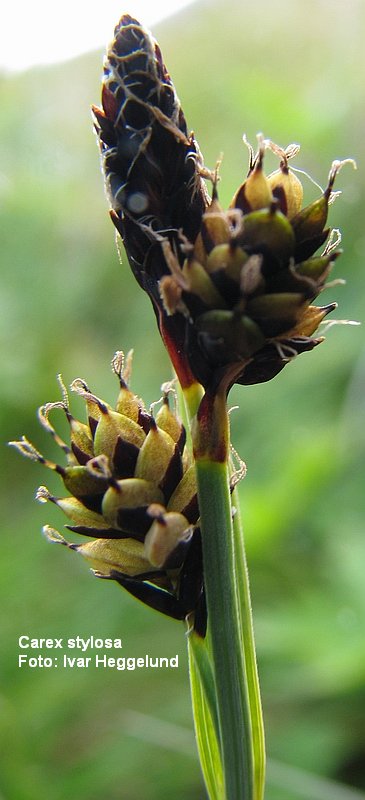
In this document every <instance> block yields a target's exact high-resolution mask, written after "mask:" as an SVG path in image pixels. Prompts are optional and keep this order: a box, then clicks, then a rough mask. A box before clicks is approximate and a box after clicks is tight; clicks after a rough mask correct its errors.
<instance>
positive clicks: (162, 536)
mask: <svg viewBox="0 0 365 800" xmlns="http://www.w3.org/2000/svg"><path fill="white" fill-rule="evenodd" d="M150 513H151V514H153V515H154V516H156V518H155V519H154V521H153V523H152V525H151V527H150V529H149V531H148V533H147V535H146V538H145V541H144V550H145V554H146V557H147V559H148V561H150V563H151V564H153V566H155V567H160V568H162V567H164V566H166V565H167V564H168V565H169V567H170V568H173V565H174V564H173V555H174V553H175V552H176V551H177V549H178V548H180V547H181V546H183V545H186V544H187V543H188V542H189V541H190V540H191V537H192V534H193V529H192V528H191V527H189V524H188V521H187V519H186V518H185V517H184V516H183V515H182V514H178V513H176V512H173V511H171V512H167V513H166V512H165V511H164V509H163V508H162V509H161V510H160V511H159V510H158V507H157V506H152V507H151V509H150ZM179 557H181V552H180V553H179Z"/></svg>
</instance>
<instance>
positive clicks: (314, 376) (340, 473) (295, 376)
mask: <svg viewBox="0 0 365 800" xmlns="http://www.w3.org/2000/svg"><path fill="white" fill-rule="evenodd" d="M123 10H124V9H123V8H121V11H123ZM364 32H365V7H364V4H363V3H362V2H361V0H346V2H344V0H341V1H340V0H332V2H331V1H330V0H308V1H307V2H298V0H297V1H295V0H280V2H275V0H261V2H260V3H255V4H253V3H251V4H248V3H241V2H238V0H237V2H235V1H234V0H233V2H232V0H229V1H228V2H224V3H223V2H218V1H217V2H208V0H206V1H205V2H204V1H201V2H198V3H196V4H194V5H192V6H191V7H190V8H187V9H185V11H183V12H181V13H180V14H179V15H178V16H176V17H173V18H170V19H169V20H167V21H165V22H164V23H163V24H160V25H159V26H157V28H156V29H155V30H154V34H155V35H156V37H157V38H158V40H159V42H160V45H161V47H162V51H163V53H164V56H165V61H166V63H167V65H168V68H169V70H170V72H171V74H172V76H173V79H174V82H175V85H176V87H177V91H178V93H179V96H180V99H181V101H182V105H183V108H184V110H185V113H186V116H187V120H188V124H189V125H190V126H191V127H192V128H193V129H194V131H195V133H196V136H197V138H198V141H199V143H200V146H201V148H202V150H203V153H204V156H205V161H206V164H207V165H208V166H210V167H213V166H214V164H215V161H216V159H217V157H218V156H219V154H220V153H221V151H223V152H224V153H225V157H224V160H223V166H222V170H221V176H222V180H221V184H220V199H221V201H222V202H223V204H227V203H228V202H229V200H230V198H231V196H232V195H233V193H234V191H235V190H236V188H237V186H238V184H239V183H240V182H241V181H242V179H243V177H244V175H245V172H246V167H247V152H246V149H245V147H244V146H243V144H242V140H241V139H242V134H243V133H244V132H245V133H246V134H247V136H248V137H249V139H251V141H253V142H254V140H255V135H256V133H257V131H263V132H264V134H265V136H267V137H270V138H272V139H273V140H274V141H276V142H278V143H280V144H282V145H284V146H286V145H287V144H288V143H289V142H293V141H299V142H300V143H301V144H302V151H301V154H300V156H299V157H297V159H296V162H297V166H299V167H301V168H303V169H305V170H307V171H308V172H309V173H310V174H311V175H312V176H313V177H315V178H316V179H317V180H318V181H319V182H320V183H321V184H322V185H324V184H325V183H326V179H327V174H328V170H329V167H330V164H331V161H332V160H333V159H334V158H344V157H346V156H353V157H354V158H356V160H357V162H358V166H359V171H358V172H357V173H355V172H353V171H352V169H351V168H350V167H349V168H346V169H344V170H343V171H342V172H341V174H340V175H339V178H338V180H337V186H336V188H337V189H339V188H341V189H342V190H343V195H342V197H341V198H340V199H338V200H337V201H336V203H335V205H334V206H333V207H332V209H331V216H330V220H331V224H332V225H333V226H335V227H337V226H339V227H341V229H342V231H343V244H344V249H345V252H344V255H343V256H342V257H341V259H340V261H339V262H337V263H336V277H344V278H346V281H347V284H346V286H345V287H336V288H334V289H332V290H328V291H327V292H326V296H325V301H326V302H328V301H329V300H333V299H335V300H338V301H339V303H340V308H339V311H338V312H337V315H336V316H337V317H338V318H344V319H346V318H348V319H355V320H361V319H362V317H363V297H364V291H365V285H364V272H363V261H364V255H365V234H364V226H363V219H364V212H365V207H364V193H363V191H362V187H363V180H364V179H363V175H364V172H363V170H364V123H365V119H364V77H363V76H364V74H365V51H364V46H363V39H364ZM111 33H112V32H111ZM101 64H102V54H101V53H96V54H95V53H93V54H90V55H88V56H85V57H82V58H79V59H78V60H75V61H72V62H68V63H64V64H61V65H57V66H52V67H48V68H42V69H41V68H38V69H36V68H35V69H32V70H30V71H28V72H26V73H24V74H18V75H14V76H7V75H3V76H1V78H0V87H1V105H2V114H1V119H0V136H1V155H2V165H1V170H0V198H1V217H2V222H1V228H2V233H1V239H2V242H1V261H2V267H1V270H2V298H1V314H0V326H1V337H2V340H3V342H2V380H1V394H2V397H1V411H0V413H1V426H2V431H1V440H2V442H4V443H5V442H6V441H7V440H8V439H14V438H19V437H20V435H21V434H23V433H26V434H27V436H28V437H29V438H30V439H31V440H32V441H33V442H34V443H35V444H36V445H37V446H38V447H39V448H40V449H41V450H42V451H43V452H46V453H47V454H48V455H49V456H50V457H52V456H53V457H54V456H55V448H54V445H53V443H52V442H51V441H50V440H48V439H47V436H46V434H45V432H44V431H42V430H41V429H40V428H39V426H38V424H37V421H36V415H35V411H36V408H37V407H38V406H39V405H41V404H42V403H43V402H45V401H47V400H49V401H53V400H56V399H58V388H57V384H56V380H55V377H56V374H57V373H58V372H59V371H61V372H62V374H63V376H64V380H65V381H66V383H69V382H70V381H71V380H72V379H73V378H74V377H76V376H82V377H84V378H85V379H87V381H88V382H89V384H90V385H91V386H92V388H93V389H94V391H95V392H96V393H97V394H99V395H101V396H102V397H104V398H105V399H108V400H110V402H113V400H114V397H115V393H116V389H117V387H116V381H115V378H114V377H113V375H112V374H111V370H110V368H109V362H110V359H111V357H112V355H113V353H114V351H115V350H116V349H120V348H122V349H124V350H128V349H129V348H131V347H134V349H135V364H134V373H133V383H132V386H133V388H134V389H135V391H136V392H137V393H139V394H141V395H142V396H143V397H144V398H145V401H146V402H147V403H150V402H152V401H153V400H154V399H156V398H158V397H159V387H160V384H161V382H162V381H164V380H166V379H168V378H169V377H170V373H169V363H168V360H167V358H166V355H165V354H164V351H163V348H162V344H161V343H160V341H159V337H158V335H157V332H156V330H155V323H154V318H153V314H152V311H151V308H150V306H149V303H148V300H147V299H146V298H145V297H144V296H142V294H141V293H140V291H139V290H138V288H137V287H136V285H135V283H134V281H133V279H132V277H131V275H130V273H129V269H128V266H127V263H126V260H125V259H124V263H123V264H122V266H120V265H119V263H118V258H117V255H116V250H115V243H114V233H113V228H112V225H111V223H110V222H109V220H108V214H107V204H106V200H105V197H104V195H103V187H102V178H101V175H100V168H99V161H98V153H97V148H96V143H95V138H94V136H93V133H92V124H91V119H90V111H89V107H90V104H91V103H92V102H98V99H99V92H100V89H99V80H100V74H101ZM271 168H272V169H274V168H275V166H274V163H273V164H272V167H271ZM304 185H305V192H306V195H305V196H306V199H308V200H310V199H312V198H313V196H314V189H313V186H312V185H311V184H310V183H309V181H306V180H304ZM364 378H365V353H364V334H363V331H362V329H361V328H351V327H340V326H339V327H334V328H332V329H331V330H330V331H329V332H328V336H327V340H326V343H325V344H324V345H322V346H321V347H319V348H317V349H316V350H315V351H314V352H313V353H312V354H305V355H303V356H301V357H300V358H299V359H298V361H296V362H295V364H292V365H289V366H288V367H287V368H286V369H285V370H284V372H283V373H282V374H281V375H279V376H278V377H277V378H276V379H275V380H274V381H272V382H271V383H270V384H266V385H262V386H257V387H249V388H244V387H240V388H238V389H237V390H235V391H233V392H232V395H231V401H232V405H239V406H240V409H239V411H234V412H233V413H232V417H231V420H232V439H233V443H234V445H235V447H236V448H237V450H238V452H239V454H240V455H241V457H242V458H243V459H244V460H245V461H246V462H247V465H248V475H247V478H246V479H245V481H244V483H243V484H242V485H241V489H240V496H241V501H242V512H243V518H244V521H245V529H246V537H247V553H248V559H249V566H250V574H251V588H252V599H253V606H254V619H255V630H256V638H257V651H258V660H259V669H260V675H261V683H262V695H263V704H264V712H265V719H266V730H267V750H268V755H269V777H268V785H267V792H266V798H265V800H300V798H307V800H317V798H318V800H321V799H322V800H330V798H331V800H334V798H337V800H341V799H342V800H350V798H351V797H353V798H355V797H358V798H360V797H363V798H364V797H365V794H364V792H365V726H364V711H365V703H364V700H365V680H364V678H365V636H364V612H365V577H364V573H365V537H364V519H365V500H364V474H363V463H364V459H363V457H364V449H365V433H364V431H365V426H364V421H363V411H364V405H365V401H364V391H363V387H364ZM73 402H74V406H73V408H74V410H75V412H76V413H78V412H80V411H81V406H80V405H78V399H77V398H75V399H74V401H73ZM1 457H2V459H3V461H4V466H3V469H2V474H3V477H2V482H1V488H2V490H3V515H5V521H4V523H3V526H2V533H1V559H2V566H1V574H2V581H1V590H0V592H1V595H0V598H1V599H0V602H1V612H2V613H1V672H2V679H1V680H2V684H1V686H2V688H1V707H2V708H1V734H0V735H1V760H2V766H1V778H0V781H1V783H0V786H1V792H2V795H1V797H2V798H4V800H66V798H78V800H97V798H98V800H99V798H100V799H101V798H106V797H107V798H109V800H120V798H123V800H161V798H163V800H165V798H166V799H167V798H170V797H171V796H174V797H176V798H178V799H179V800H180V798H181V800H201V799H203V798H204V797H205V792H204V788H203V783H202V779H201V777H200V771H199V765H198V762H197V759H196V756H195V750H194V740H193V732H192V719H191V711H190V705H189V703H190V701H189V688H188V674H187V665H186V642H185V635H184V629H183V626H182V625H180V624H178V623H174V622H173V621H170V620H167V619H164V618H163V617H162V616H159V615H158V614H155V613H154V612H152V611H150V610H148V609H145V608H144V607H143V606H142V605H140V604H139V603H136V602H135V601H133V600H132V599H130V598H129V597H128V596H127V594H126V593H123V592H122V591H121V590H119V589H118V587H117V586H116V585H114V584H112V583H108V582H104V583H101V582H100V583H99V582H97V581H95V580H93V579H92V578H91V577H90V575H89V572H88V569H87V567H86V566H85V565H84V563H80V562H79V560H78V559H77V558H75V557H74V556H72V554H70V553H69V552H67V551H66V550H64V549H62V548H52V547H50V546H48V545H47V544H46V542H45V541H44V540H43V539H42V537H41V536H40V534H39V530H40V528H41V526H42V524H44V522H50V523H51V524H54V525H55V526H56V527H60V526H62V524H63V520H62V515H61V514H59V513H57V510H56V509H53V508H51V507H48V506H47V508H44V507H43V506H38V505H37V504H36V503H34V502H33V500H32V497H33V496H34V492H35V489H36V488H37V486H38V485H39V484H40V483H44V482H46V483H47V485H48V486H49V487H50V488H51V490H53V491H55V493H59V492H60V485H59V484H58V482H57V481H56V480H55V481H54V482H52V476H49V475H48V474H46V473H45V472H44V470H42V467H40V466H38V465H36V466H32V465H31V464H30V462H27V461H25V460H22V459H21V458H20V457H18V456H17V454H16V453H15V452H13V451H10V450H8V449H5V444H4V446H3V447H2V448H1ZM21 634H29V635H31V636H33V637H35V636H47V637H65V638H67V637H69V636H75V635H77V634H79V635H81V636H84V637H87V636H89V635H90V634H94V635H95V636H101V637H104V638H105V637H107V636H111V637H118V636H121V637H122V638H123V641H124V649H123V655H125V656H128V655H129V656H140V655H144V654H145V653H149V654H150V655H151V656H159V655H166V656H172V655H175V654H176V653H178V654H179V659H180V666H179V669H178V670H168V671H167V670H166V671H164V670H160V671H157V670H156V671H153V670H150V671H148V672H147V671H144V670H140V671H136V672H129V673H124V672H117V671H105V670H96V669H92V668H90V669H88V670H84V671H82V670H79V671H77V672H76V671H67V670H63V669H58V670H51V669H50V670H46V669H43V670H42V669H33V670H30V669H28V670H27V669H22V670H19V669H18V668H17V655H18V647H17V643H18V637H19V636H20V635H21ZM314 775H316V776H318V778H319V779H320V778H322V780H318V781H316V780H315V778H313V776H314ZM328 780H331V781H335V782H336V783H337V784H338V786H336V787H335V786H334V785H333V784H330V783H328V782H327V781H328ZM346 784H347V786H348V787H353V790H352V791H351V790H350V788H349V789H346V788H344V786H345V785H346ZM341 785H342V789H341ZM356 787H357V789H356ZM361 790H363V791H362V792H361ZM336 792H337V793H336ZM237 800H238V799H237Z"/></svg>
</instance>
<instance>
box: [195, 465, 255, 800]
mask: <svg viewBox="0 0 365 800" xmlns="http://www.w3.org/2000/svg"><path fill="white" fill-rule="evenodd" d="M196 470H197V482H198V494H199V505H200V514H201V529H202V541H203V562H204V580H205V588H206V594H207V607H208V620H209V630H210V636H211V643H212V663H213V672H214V678H215V687H216V699H217V710H218V719H219V728H220V739H221V748H222V757H223V769H224V780H225V793H226V800H254V798H255V788H254V784H255V780H254V753H253V738H252V721H251V709H250V702H249V692H248V683H247V674H246V663H245V657H244V652H243V647H242V638H243V633H244V632H242V630H241V617H240V613H239V609H238V598H237V591H236V565H235V548H234V536H233V528H232V522H231V519H232V511H231V501H230V490H229V476H228V465H227V462H214V461H212V460H211V459H207V458H197V461H196Z"/></svg>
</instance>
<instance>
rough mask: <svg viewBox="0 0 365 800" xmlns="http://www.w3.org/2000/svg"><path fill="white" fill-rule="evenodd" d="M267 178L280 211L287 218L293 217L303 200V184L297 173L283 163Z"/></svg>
mask: <svg viewBox="0 0 365 800" xmlns="http://www.w3.org/2000/svg"><path fill="white" fill-rule="evenodd" d="M267 180H268V183H269V185H270V188H271V191H272V193H273V196H274V197H276V199H277V200H278V201H279V205H280V211H282V213H283V214H285V216H286V217H287V218H288V219H292V218H293V217H295V215H296V214H298V213H299V211H300V209H301V207H302V202H303V186H302V184H301V182H300V180H299V178H298V177H297V175H296V174H295V173H294V172H293V171H292V170H291V169H289V167H288V166H286V165H285V164H283V165H281V166H280V169H278V170H276V171H275V172H272V173H271V175H269V176H268V179H267Z"/></svg>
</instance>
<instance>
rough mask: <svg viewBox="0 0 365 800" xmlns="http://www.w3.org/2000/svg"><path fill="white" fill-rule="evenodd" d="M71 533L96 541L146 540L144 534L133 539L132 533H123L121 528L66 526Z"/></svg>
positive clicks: (134, 536)
mask: <svg viewBox="0 0 365 800" xmlns="http://www.w3.org/2000/svg"><path fill="white" fill-rule="evenodd" d="M65 527H66V528H67V529H68V530H69V531H73V532H74V533H80V534H82V536H91V537H93V538H94V537H95V538H96V539H130V538H133V539H136V540H137V541H139V542H143V541H144V538H145V534H144V533H140V534H138V535H133V537H131V533H130V531H121V530H119V528H89V527H87V526H86V525H65Z"/></svg>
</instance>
